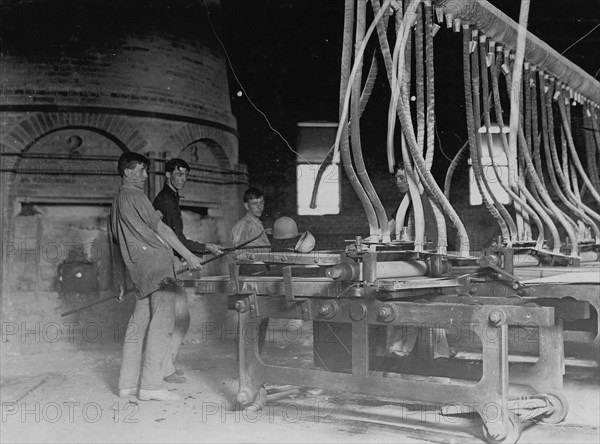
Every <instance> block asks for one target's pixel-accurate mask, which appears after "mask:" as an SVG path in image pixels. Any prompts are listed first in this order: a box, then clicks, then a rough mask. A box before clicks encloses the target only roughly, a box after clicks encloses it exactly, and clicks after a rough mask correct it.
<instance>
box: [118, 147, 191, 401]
mask: <svg viewBox="0 0 600 444" xmlns="http://www.w3.org/2000/svg"><path fill="white" fill-rule="evenodd" d="M148 165H149V161H148V159H147V158H146V157H145V156H143V155H141V154H139V153H134V152H126V153H124V154H122V155H121V157H120V158H119V162H118V171H119V174H120V176H121V187H120V188H119V192H118V193H117V195H116V196H115V198H114V200H113V202H112V207H111V212H110V219H109V221H110V224H109V239H110V240H111V242H113V243H114V244H115V245H116V246H117V248H115V249H114V252H115V254H116V255H117V260H118V261H119V263H122V264H124V266H125V268H126V271H127V272H128V273H129V276H130V278H131V281H132V282H133V285H134V289H135V292H136V294H137V298H136V301H135V307H134V310H133V314H132V315H131V318H130V319H129V324H128V325H127V335H126V338H125V341H124V344H123V357H122V362H121V371H120V375H119V385H118V388H119V396H120V397H128V396H133V395H135V394H136V393H137V394H138V398H139V399H140V400H142V401H148V400H156V401H166V402H169V401H176V400H178V399H180V396H179V395H177V394H176V393H172V392H170V391H169V390H167V389H166V388H164V387H163V376H164V373H163V365H164V360H165V355H166V354H167V351H168V349H169V342H170V340H171V335H172V333H173V328H174V323H175V290H174V287H173V286H172V285H170V284H168V283H166V280H168V279H174V278H175V276H176V271H175V256H174V254H173V249H174V250H175V251H177V253H178V254H179V255H180V256H181V257H182V258H184V260H185V261H186V263H187V266H188V267H189V269H190V270H199V269H201V268H202V263H201V262H200V259H199V258H198V257H196V255H194V254H193V253H192V252H191V251H190V250H189V249H188V248H186V246H185V245H184V244H183V243H182V242H181V241H180V240H179V238H178V237H177V235H176V234H175V233H174V232H173V230H172V229H171V228H169V226H167V225H166V224H165V223H164V222H162V220H161V219H162V214H161V213H160V211H156V210H155V209H154V208H153V207H152V204H151V203H150V200H148V197H147V196H146V194H145V193H144V184H145V182H146V180H147V179H148ZM115 268H116V270H115V271H116V274H117V276H116V281H117V282H118V283H119V285H120V286H123V283H124V282H125V280H124V277H125V275H124V270H122V269H120V267H115ZM138 385H139V392H138Z"/></svg>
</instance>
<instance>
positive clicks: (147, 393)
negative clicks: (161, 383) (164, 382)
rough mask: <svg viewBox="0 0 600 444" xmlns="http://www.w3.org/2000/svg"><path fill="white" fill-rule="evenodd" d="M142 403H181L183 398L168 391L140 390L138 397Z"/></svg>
mask: <svg viewBox="0 0 600 444" xmlns="http://www.w3.org/2000/svg"><path fill="white" fill-rule="evenodd" d="M138 397H139V398H140V401H163V402H174V401H179V400H180V399H181V396H179V395H178V394H177V393H172V392H170V391H168V390H167V389H160V390H144V389H140V394H139V396H138Z"/></svg>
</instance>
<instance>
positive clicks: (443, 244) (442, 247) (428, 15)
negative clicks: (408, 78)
mask: <svg viewBox="0 0 600 444" xmlns="http://www.w3.org/2000/svg"><path fill="white" fill-rule="evenodd" d="M424 15H425V78H426V81H427V116H426V122H427V134H426V141H427V149H426V151H425V166H426V168H427V171H431V167H432V165H433V157H434V150H435V77H434V64H433V20H432V15H433V9H432V7H431V0H426V1H425V3H424ZM423 184H424V185H426V184H425V182H423ZM427 191H428V193H427V194H428V196H430V197H431V198H430V203H431V208H432V210H433V214H434V216H435V222H436V227H437V236H438V238H437V252H438V253H439V254H446V252H447V249H448V234H447V232H446V217H445V215H444V213H443V212H442V209H441V205H440V203H439V202H438V201H437V200H436V199H435V198H434V197H433V193H431V190H427Z"/></svg>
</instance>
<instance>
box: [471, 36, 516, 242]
mask: <svg viewBox="0 0 600 444" xmlns="http://www.w3.org/2000/svg"><path fill="white" fill-rule="evenodd" d="M470 46H471V29H470V28H469V27H468V26H464V27H463V79H464V84H465V110H466V113H467V135H468V137H469V154H470V157H471V165H472V167H473V172H474V176H475V184H476V185H477V190H478V191H479V194H480V195H481V199H482V201H483V203H484V204H485V207H486V208H487V210H488V211H489V212H490V214H491V215H492V216H493V217H494V219H496V222H497V223H498V226H499V227H500V230H501V233H502V238H503V239H504V241H505V242H510V233H509V232H508V227H507V225H506V222H505V221H504V219H502V216H501V215H500V213H499V212H498V210H497V209H496V207H494V206H493V205H492V204H491V203H490V201H489V199H488V195H490V191H489V190H488V189H487V187H486V190H485V191H484V189H483V187H484V185H486V184H487V182H486V181H482V179H481V163H480V160H479V156H478V155H477V153H478V152H479V150H480V148H479V147H480V146H481V142H480V141H479V131H477V128H475V122H479V121H480V116H479V97H478V95H479V81H478V78H477V77H478V76H476V75H472V74H471V70H472V69H473V74H475V65H474V63H473V64H472V63H471V62H470V61H469V59H470V58H471V59H473V61H474V60H475V59H476V57H472V56H470ZM471 65H473V66H471ZM473 95H475V96H477V97H476V100H474V98H473ZM475 113H477V116H476V115H475ZM482 182H483V185H482Z"/></svg>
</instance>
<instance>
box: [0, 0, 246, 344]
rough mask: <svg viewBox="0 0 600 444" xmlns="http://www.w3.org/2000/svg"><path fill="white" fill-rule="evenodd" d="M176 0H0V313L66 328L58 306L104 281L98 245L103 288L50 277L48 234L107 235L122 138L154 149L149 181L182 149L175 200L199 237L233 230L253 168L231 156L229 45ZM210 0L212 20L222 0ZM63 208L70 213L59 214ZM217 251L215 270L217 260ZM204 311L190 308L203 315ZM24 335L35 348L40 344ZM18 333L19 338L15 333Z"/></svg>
mask: <svg viewBox="0 0 600 444" xmlns="http://www.w3.org/2000/svg"><path fill="white" fill-rule="evenodd" d="M183 3H184V2H181V3H176V4H174V3H172V2H142V1H138V0H130V1H127V2H117V1H113V0H92V1H90V2H86V3H85V7H81V8H77V7H75V8H74V7H73V4H72V3H71V2H67V1H62V0H57V1H56V2H41V1H40V2H35V1H32V2H26V3H24V4H23V3H21V4H18V5H17V4H15V7H14V8H13V9H8V8H4V9H3V19H5V20H3V24H4V25H3V27H2V29H0V37H1V39H2V42H3V52H2V53H0V69H1V72H0V74H1V75H0V80H1V82H0V128H1V130H0V150H1V153H2V164H1V170H2V189H1V192H2V200H1V202H2V204H3V205H2V207H3V209H4V213H3V218H2V222H3V223H2V236H3V242H2V271H3V273H2V276H3V280H2V313H1V314H2V320H3V323H10V325H11V326H16V327H17V328H21V327H23V326H25V327H27V328H29V327H31V328H33V327H32V326H35V325H36V324H39V325H41V328H42V329H43V328H44V326H48V325H50V326H51V327H52V328H54V327H55V326H56V325H59V326H60V327H61V328H66V327H65V325H66V324H65V322H63V321H65V319H61V318H60V317H59V313H60V312H61V311H66V310H68V309H73V308H76V307H78V306H81V305H84V304H85V303H88V302H92V301H94V300H96V299H97V298H100V297H104V296H106V293H107V292H108V291H109V289H110V291H112V286H111V285H109V284H108V283H107V282H104V281H105V280H107V279H108V278H107V272H108V270H107V267H109V265H110V264H108V263H107V262H106V257H105V254H104V253H106V251H105V249H104V247H105V246H106V245H103V246H100V248H101V249H102V253H103V254H102V257H101V258H100V259H101V261H100V262H98V263H97V264H95V265H97V268H98V270H99V272H100V275H101V276H100V278H101V279H102V280H103V281H102V282H101V283H100V285H99V286H98V289H97V290H98V291H97V292H95V294H81V295H77V296H76V297H68V298H66V297H65V296H64V295H62V294H61V293H60V291H59V290H60V286H59V285H57V280H56V278H57V273H58V270H59V267H60V265H61V263H63V262H64V261H63V260H62V259H63V258H62V257H61V258H60V260H55V259H56V258H55V257H54V255H55V253H56V249H55V250H52V251H50V250H49V248H50V247H49V245H51V244H52V245H54V246H56V245H61V246H64V245H67V244H68V243H73V242H75V243H78V244H82V245H83V244H85V243H86V242H87V243H89V242H100V243H103V244H106V233H105V227H106V214H107V208H108V205H110V201H111V199H112V197H113V196H114V195H115V193H116V191H117V189H118V187H119V184H120V179H119V177H118V175H117V171H116V166H117V159H118V157H119V155H120V154H121V153H122V152H124V151H135V152H140V153H143V154H146V155H148V156H149V157H150V158H152V159H153V161H154V174H152V175H151V181H149V193H154V194H155V193H157V192H158V191H159V190H160V189H161V188H162V185H163V182H164V176H163V175H162V172H163V168H164V161H165V160H166V159H168V158H171V157H183V158H185V159H186V160H187V161H188V162H189V163H190V164H191V166H192V175H191V177H190V180H189V181H188V184H187V187H186V189H185V190H184V191H185V192H184V193H183V195H184V199H183V200H182V204H183V205H185V206H186V208H188V209H189V210H190V211H192V213H191V214H193V215H194V217H195V218H196V219H194V221H195V223H196V222H197V223H198V224H199V225H200V226H201V227H203V228H202V230H198V229H197V230H196V231H195V234H196V235H197V236H200V238H198V237H196V240H199V241H205V242H218V243H223V244H225V243H227V240H228V233H229V230H230V228H231V226H232V225H233V224H234V223H235V221H236V220H237V219H238V217H239V216H240V209H239V206H240V205H239V202H240V201H241V194H242V193H243V191H244V189H245V188H246V187H247V182H248V179H247V171H246V168H245V166H244V165H239V164H238V159H239V156H238V135H237V129H236V120H235V118H234V117H233V115H232V114H231V107H230V103H229V92H228V84H227V70H226V64H225V59H224V57H223V54H222V52H221V49H220V47H219V46H218V44H217V43H216V41H215V40H214V36H213V35H212V32H211V31H210V26H209V24H208V22H207V21H206V11H205V9H204V2H203V1H200V2H185V4H183ZM207 3H208V5H209V8H211V11H212V12H213V13H214V14H212V16H213V20H217V18H218V14H216V13H217V12H218V6H219V2H218V1H216V0H211V1H208V2H207ZM165 5H167V6H168V7H167V6H165ZM215 24H216V26H218V23H215ZM150 197H151V198H153V196H150ZM65 208H66V209H65ZM67 214H70V215H71V216H72V217H62V216H61V215H67ZM199 215H200V216H199ZM198 218H199V220H197V219H198ZM192 231H193V230H192ZM92 238H93V239H92ZM25 250H26V251H25ZM61 251H62V250H61ZM64 251H66V250H64ZM24 252H25V254H23V253H24ZM38 252H39V254H38ZM212 265H213V266H212V268H211V270H210V271H211V272H212V273H219V272H222V271H224V270H225V269H224V268H223V267H224V265H223V264H219V263H217V262H215V263H214V264H212ZM221 268H223V269H221ZM32 303H33V304H35V307H37V308H35V309H34V308H33V307H32V306H31V304H32ZM129 312H130V307H129V305H127V306H121V307H119V308H116V307H114V306H112V305H111V304H108V305H103V306H99V307H98V308H97V309H93V310H91V311H89V312H85V313H82V314H81V315H80V316H76V317H75V318H70V319H69V321H72V320H73V319H75V320H82V321H83V322H84V323H87V324H89V322H90V320H94V321H97V322H100V323H104V324H103V325H104V328H105V330H107V329H108V328H109V324H111V323H114V322H113V321H117V322H118V323H119V324H120V326H121V327H124V326H125V325H124V324H125V323H126V321H127V317H128V313H129ZM205 312H206V310H204V311H201V312H199V313H193V317H195V318H197V319H199V320H200V321H201V320H202V316H204V313H205ZM222 315H223V316H225V315H226V314H225V313H222ZM51 324H52V325H51ZM87 324H86V325H87ZM3 325H4V324H3ZM7 325H8V324H7ZM82 325H84V324H81V325H80V326H79V328H82V327H81V326H82ZM42 333H43V331H42ZM63 333H68V332H63ZM105 333H106V332H105ZM42 336H44V335H43V334H42ZM69 336H70V335H67V334H63V339H65V338H66V339H67V340H68V339H69ZM109 336H110V335H109ZM32 337H35V335H33V336H32ZM12 339H14V337H13V338H12ZM42 339H43V338H42ZM29 342H31V341H28V344H27V345H28V346H29V345H31V347H30V348H32V349H35V348H36V347H38V346H39V347H42V348H43V347H44V346H46V345H48V344H47V342H48V341H46V344H44V341H43V340H42V343H37V342H35V341H34V343H31V344H30V343H29ZM61 342H64V341H62V340H61ZM14 345H16V346H17V349H23V345H24V344H23V343H22V341H19V340H18V338H17V343H16V344H14ZM25 348H27V347H25Z"/></svg>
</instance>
